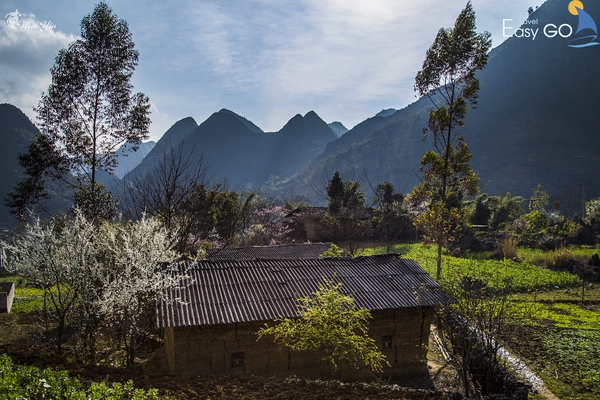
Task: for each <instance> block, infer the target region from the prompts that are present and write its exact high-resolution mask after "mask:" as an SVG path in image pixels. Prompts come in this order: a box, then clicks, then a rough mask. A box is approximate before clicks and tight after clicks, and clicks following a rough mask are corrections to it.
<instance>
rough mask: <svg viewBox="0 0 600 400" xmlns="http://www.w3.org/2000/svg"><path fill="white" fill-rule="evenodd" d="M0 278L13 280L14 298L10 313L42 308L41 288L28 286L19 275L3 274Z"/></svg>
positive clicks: (42, 295) (42, 296)
mask: <svg viewBox="0 0 600 400" xmlns="http://www.w3.org/2000/svg"><path fill="white" fill-rule="evenodd" d="M0 280H2V281H4V282H15V298H14V300H13V306H12V309H11V313H28V312H34V311H42V310H43V309H44V291H43V290H42V289H39V288H36V287H33V286H30V285H29V284H28V282H27V281H26V280H25V279H23V278H21V277H20V276H4V277H2V278H0Z"/></svg>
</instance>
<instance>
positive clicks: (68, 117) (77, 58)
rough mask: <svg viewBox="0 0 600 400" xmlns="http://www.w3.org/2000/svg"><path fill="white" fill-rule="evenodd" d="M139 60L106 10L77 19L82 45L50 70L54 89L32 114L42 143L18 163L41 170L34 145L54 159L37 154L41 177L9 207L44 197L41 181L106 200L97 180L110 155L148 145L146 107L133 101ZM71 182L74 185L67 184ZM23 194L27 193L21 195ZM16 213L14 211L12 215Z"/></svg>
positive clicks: (143, 99)
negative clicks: (61, 181) (63, 181)
mask: <svg viewBox="0 0 600 400" xmlns="http://www.w3.org/2000/svg"><path fill="white" fill-rule="evenodd" d="M138 57H139V53H138V52H137V50H135V48H134V43H133V41H132V36H131V33H130V32H129V27H128V25H127V22H126V21H125V20H123V19H118V17H117V15H116V14H115V13H114V12H113V10H112V9H111V8H110V7H109V6H108V5H107V4H106V3H104V2H101V3H99V4H98V5H96V7H95V9H94V11H93V12H92V13H91V14H89V15H87V16H85V17H84V18H83V20H82V21H81V39H78V40H76V41H74V42H73V43H71V44H70V45H69V46H68V47H67V48H65V49H62V50H60V51H59V53H58V56H57V57H56V60H55V63H54V66H53V67H52V68H51V70H50V72H51V75H52V83H51V84H50V86H49V87H48V91H47V92H46V93H43V94H42V97H41V100H40V102H39V104H38V107H37V108H36V109H35V111H36V112H37V116H38V122H39V126H40V130H41V132H42V135H43V136H44V137H45V140H38V141H37V142H34V144H33V146H34V147H30V150H29V157H23V158H21V160H20V161H21V164H22V165H23V166H24V167H25V171H26V172H29V171H28V167H29V169H31V168H30V167H31V165H35V164H40V163H39V162H38V159H39V158H40V157H39V156H40V152H39V151H37V150H39V147H40V146H39V143H43V144H44V146H45V147H46V150H47V151H49V152H51V153H53V154H54V155H55V156H54V157H48V154H42V156H44V157H43V158H42V161H44V163H41V165H43V173H40V171H35V172H36V174H35V175H33V176H32V175H30V176H29V181H28V183H27V184H23V185H18V186H17V188H16V189H15V191H14V192H13V193H12V194H11V198H10V199H9V202H11V200H13V201H12V203H13V205H14V206H18V207H27V204H25V203H26V202H27V201H28V200H31V201H35V200H37V199H40V198H42V197H44V196H47V193H45V192H44V191H42V190H40V188H41V187H43V186H44V183H45V182H44V178H46V177H51V178H54V179H56V178H63V179H67V180H68V181H69V182H70V183H71V184H72V185H73V186H75V187H76V188H78V189H85V190H87V192H88V193H91V194H92V195H94V194H99V196H104V192H103V190H102V188H101V187H98V185H99V184H98V183H97V178H96V174H97V172H98V171H99V170H105V171H108V172H112V171H113V170H114V168H115V167H116V166H117V158H116V155H115V151H116V150H117V149H118V147H120V146H121V145H122V144H123V143H124V142H129V143H130V144H131V148H132V149H133V150H137V146H138V145H139V144H140V143H141V142H142V140H144V139H146V138H148V127H149V125H150V118H149V114H150V102H149V99H148V97H147V96H146V95H144V94H143V93H135V94H132V89H133V85H132V84H131V77H132V74H133V71H134V70H135V67H136V66H137V64H138ZM70 174H74V175H75V178H76V179H75V181H73V180H72V179H68V178H67V177H68V176H69V175H70ZM31 178H34V179H33V181H32V179H31ZM26 179H27V178H26ZM28 190H33V193H32V194H29V195H27V193H24V192H26V191H28ZM18 199H21V201H20V202H15V201H14V200H18ZM23 200H24V201H23ZM88 200H89V199H86V201H88ZM92 202H93V199H92ZM22 210H23V209H22V208H21V210H19V209H18V208H17V214H18V211H22Z"/></svg>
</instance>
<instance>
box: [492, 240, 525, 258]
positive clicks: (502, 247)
mask: <svg viewBox="0 0 600 400" xmlns="http://www.w3.org/2000/svg"><path fill="white" fill-rule="evenodd" d="M518 245H519V239H518V238H517V237H516V236H507V237H505V238H504V239H502V241H501V242H500V244H499V246H498V248H497V249H496V254H495V258H499V259H506V260H514V259H516V258H517V246H518Z"/></svg>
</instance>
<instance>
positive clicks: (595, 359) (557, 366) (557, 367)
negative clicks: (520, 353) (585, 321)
mask: <svg viewBox="0 0 600 400" xmlns="http://www.w3.org/2000/svg"><path fill="white" fill-rule="evenodd" d="M548 333H549V334H548V335H546V336H545V338H544V339H543V340H542V343H543V352H544V353H545V354H544V357H541V359H542V360H545V361H543V363H542V365H541V366H540V368H541V370H542V371H544V372H545V373H546V374H548V375H549V376H553V375H554V376H559V375H560V378H561V380H563V381H564V382H565V383H566V384H567V386H568V387H569V388H570V390H571V391H572V390H574V389H575V390H577V392H578V393H587V394H588V396H589V397H579V398H590V399H591V398H596V396H598V394H600V390H599V388H600V371H599V370H598V363H599V362H600V349H599V347H598V343H599V342H600V332H598V331H571V330H566V331H550V332H548ZM557 394H559V395H560V393H557ZM567 394H568V395H571V394H572V393H565V395H567Z"/></svg>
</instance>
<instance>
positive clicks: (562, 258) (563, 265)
mask: <svg viewBox="0 0 600 400" xmlns="http://www.w3.org/2000/svg"><path fill="white" fill-rule="evenodd" d="M571 261H573V256H572V254H571V250H569V249H567V248H566V247H561V248H560V249H558V250H556V251H554V252H553V253H552V257H551V262H552V266H553V267H554V268H557V269H567V268H568V267H569V264H571Z"/></svg>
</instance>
